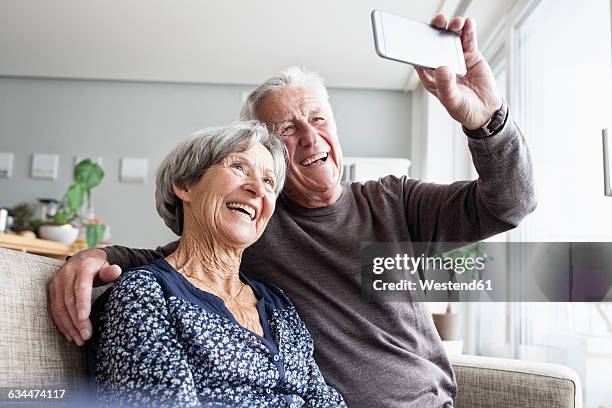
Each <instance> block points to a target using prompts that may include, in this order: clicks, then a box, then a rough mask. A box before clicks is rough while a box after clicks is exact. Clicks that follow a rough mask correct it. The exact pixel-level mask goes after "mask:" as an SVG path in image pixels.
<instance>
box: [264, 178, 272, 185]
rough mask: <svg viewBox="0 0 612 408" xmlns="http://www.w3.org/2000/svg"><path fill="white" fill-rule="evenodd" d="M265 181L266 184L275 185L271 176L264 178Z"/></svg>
mask: <svg viewBox="0 0 612 408" xmlns="http://www.w3.org/2000/svg"><path fill="white" fill-rule="evenodd" d="M263 182H264V183H266V184H269V185H270V186H272V187H274V180H273V179H271V178H264V179H263Z"/></svg>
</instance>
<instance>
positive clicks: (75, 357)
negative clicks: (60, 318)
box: [0, 248, 85, 387]
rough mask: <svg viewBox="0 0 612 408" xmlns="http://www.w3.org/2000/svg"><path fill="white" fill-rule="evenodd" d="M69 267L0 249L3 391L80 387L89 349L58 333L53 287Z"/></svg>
mask: <svg viewBox="0 0 612 408" xmlns="http://www.w3.org/2000/svg"><path fill="white" fill-rule="evenodd" d="M62 264H63V262H61V261H57V260H54V259H50V258H45V257H41V256H36V255H31V254H26V253H22V252H18V251H13V250H9V249H4V248H0V282H1V284H0V387H13V386H21V387H26V386H28V387H41V386H52V385H61V384H66V385H71V386H73V385H75V384H77V383H79V381H78V380H81V379H83V378H84V373H85V358H84V353H83V350H82V349H80V348H79V347H77V346H76V345H74V343H69V342H68V341H67V340H66V338H65V337H64V336H62V334H61V333H60V332H59V331H58V330H57V329H56V328H55V326H54V324H53V320H52V319H51V314H50V313H49V307H48V302H49V297H48V291H47V288H48V285H49V282H50V280H51V278H52V276H53V275H54V274H55V273H56V272H57V270H58V269H59V268H60V267H61V265H62Z"/></svg>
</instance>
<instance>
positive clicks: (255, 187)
mask: <svg viewBox="0 0 612 408" xmlns="http://www.w3.org/2000/svg"><path fill="white" fill-rule="evenodd" d="M244 188H245V190H247V191H248V192H249V193H251V194H252V195H253V196H255V197H263V196H264V195H265V193H266V187H265V186H264V183H263V181H262V180H259V179H251V180H249V182H248V183H246V184H245V185H244Z"/></svg>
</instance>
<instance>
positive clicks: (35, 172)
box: [32, 153, 59, 180]
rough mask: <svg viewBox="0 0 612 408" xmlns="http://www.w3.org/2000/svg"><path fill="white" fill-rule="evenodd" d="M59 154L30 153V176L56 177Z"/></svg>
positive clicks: (41, 177)
mask: <svg viewBox="0 0 612 408" xmlns="http://www.w3.org/2000/svg"><path fill="white" fill-rule="evenodd" d="M58 163H59V155H57V154H41V153H34V154H33V155H32V178H40V179H47V180H55V179H57V167H58Z"/></svg>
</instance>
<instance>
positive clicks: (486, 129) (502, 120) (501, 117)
mask: <svg viewBox="0 0 612 408" xmlns="http://www.w3.org/2000/svg"><path fill="white" fill-rule="evenodd" d="M507 119H508V104H507V103H506V101H505V100H504V99H502V106H501V108H499V109H498V110H496V111H495V113H494V114H493V116H492V117H491V119H489V121H488V122H487V123H485V124H484V125H483V126H482V127H480V128H478V129H474V130H469V129H466V128H465V126H461V127H462V128H463V132H464V133H465V134H466V135H468V136H469V137H473V138H474V139H483V138H485V137H490V136H493V135H495V134H496V133H497V132H499V131H500V130H501V129H502V128H503V127H504V125H505V124H506V120H507Z"/></svg>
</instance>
